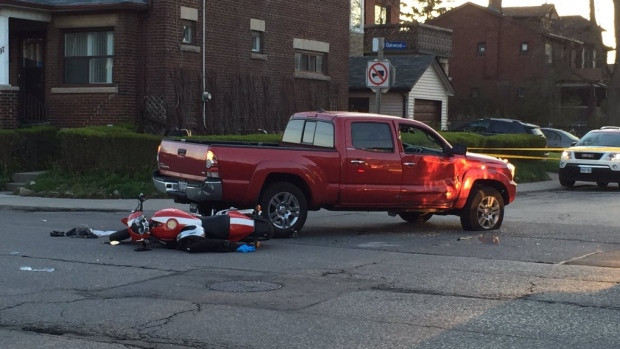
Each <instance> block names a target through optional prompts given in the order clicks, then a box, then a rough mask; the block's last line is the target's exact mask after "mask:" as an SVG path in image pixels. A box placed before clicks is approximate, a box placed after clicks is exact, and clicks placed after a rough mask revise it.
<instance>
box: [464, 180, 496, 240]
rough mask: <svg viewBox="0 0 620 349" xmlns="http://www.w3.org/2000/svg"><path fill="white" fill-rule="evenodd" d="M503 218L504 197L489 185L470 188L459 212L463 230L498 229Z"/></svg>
mask: <svg viewBox="0 0 620 349" xmlns="http://www.w3.org/2000/svg"><path fill="white" fill-rule="evenodd" d="M503 220H504V199H503V198H502V196H501V195H500V194H499V192H498V191H497V190H496V189H494V188H491V187H487V186H482V187H474V188H472V191H471V193H469V198H468V199H467V203H466V204H465V207H464V208H463V211H462V212H461V226H463V229H465V230H495V229H499V227H500V226H501V225H502V221H503Z"/></svg>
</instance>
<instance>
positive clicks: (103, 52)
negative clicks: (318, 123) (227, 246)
mask: <svg viewBox="0 0 620 349" xmlns="http://www.w3.org/2000/svg"><path fill="white" fill-rule="evenodd" d="M349 16H350V10H349V7H348V6H343V4H341V3H331V2H330V3H325V2H321V3H320V4H317V3H316V1H286V2H277V3H270V4H268V5H267V4H265V3H264V2H261V1H237V2H235V3H234V6H233V5H231V3H230V2H223V1H198V0H182V1H170V0H0V108H1V109H0V128H15V127H21V126H25V125H30V124H40V123H49V124H51V125H54V126H58V127H80V126H86V125H107V124H117V123H130V124H137V125H139V126H141V127H142V128H143V129H145V130H148V131H152V132H160V133H161V132H165V131H166V130H170V129H173V128H189V129H191V130H192V131H194V132H196V133H227V132H255V131H256V130H257V129H265V130H269V131H278V130H281V128H282V127H283V125H284V124H285V122H286V120H287V119H288V117H289V116H290V114H291V113H293V112H295V111H299V110H308V109H316V108H324V109H346V105H347V79H348V62H347V58H348V50H349V45H348V44H349V30H348V26H347V23H348V21H349ZM326 19H329V20H326ZM339 23H342V25H338V24H339ZM203 28H204V32H205V33H206V35H203ZM207 97H210V98H207ZM203 101H204V102H203Z"/></svg>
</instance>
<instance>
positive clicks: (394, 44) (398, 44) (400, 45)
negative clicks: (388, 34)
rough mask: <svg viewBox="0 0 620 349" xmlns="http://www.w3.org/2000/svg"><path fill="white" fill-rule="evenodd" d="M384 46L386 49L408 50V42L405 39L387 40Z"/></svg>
mask: <svg viewBox="0 0 620 349" xmlns="http://www.w3.org/2000/svg"><path fill="white" fill-rule="evenodd" d="M383 48H384V49H386V50H406V49H407V43H406V42H404V41H386V42H385V44H384V47H383Z"/></svg>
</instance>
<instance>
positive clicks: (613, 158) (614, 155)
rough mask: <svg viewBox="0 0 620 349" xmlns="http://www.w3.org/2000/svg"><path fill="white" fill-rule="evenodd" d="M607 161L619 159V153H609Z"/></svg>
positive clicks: (617, 160)
mask: <svg viewBox="0 0 620 349" xmlns="http://www.w3.org/2000/svg"><path fill="white" fill-rule="evenodd" d="M608 156H609V161H616V162H619V161H620V153H609V155H608Z"/></svg>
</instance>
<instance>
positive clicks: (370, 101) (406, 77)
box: [349, 55, 454, 130]
mask: <svg viewBox="0 0 620 349" xmlns="http://www.w3.org/2000/svg"><path fill="white" fill-rule="evenodd" d="M375 59H376V57H374V56H364V57H349V110H356V111H362V112H371V111H372V112H376V111H377V108H376V105H375V104H376V103H375V100H376V97H375V93H374V92H372V91H371V89H370V88H369V87H368V86H367V81H366V74H367V69H368V62H369V61H373V60H375ZM386 59H387V60H389V61H390V65H391V66H392V67H394V68H395V69H394V71H393V73H394V74H393V75H394V76H393V78H394V79H393V83H392V85H391V87H390V89H389V90H388V91H387V92H386V93H384V94H382V95H381V104H380V110H379V112H380V113H381V114H387V115H394V116H402V117H405V118H409V119H414V120H418V121H422V122H424V123H426V124H428V125H430V126H432V127H434V128H436V129H441V130H447V129H448V125H449V123H448V96H453V95H454V89H453V88H452V85H451V84H450V81H449V79H448V77H447V76H446V74H445V72H444V70H443V69H442V68H441V65H440V64H439V63H438V61H437V59H436V58H435V56H430V55H408V56H388V57H386Z"/></svg>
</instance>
